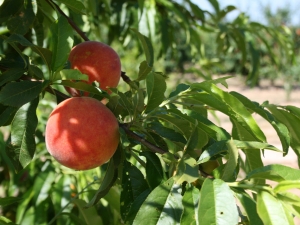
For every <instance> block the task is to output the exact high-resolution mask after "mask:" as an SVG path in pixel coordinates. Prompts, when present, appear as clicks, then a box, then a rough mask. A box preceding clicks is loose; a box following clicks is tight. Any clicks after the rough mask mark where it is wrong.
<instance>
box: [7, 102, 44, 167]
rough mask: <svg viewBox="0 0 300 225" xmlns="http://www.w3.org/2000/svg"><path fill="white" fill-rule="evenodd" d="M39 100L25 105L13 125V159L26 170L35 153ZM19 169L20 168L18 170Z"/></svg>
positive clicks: (17, 114) (18, 112)
mask: <svg viewBox="0 0 300 225" xmlns="http://www.w3.org/2000/svg"><path fill="white" fill-rule="evenodd" d="M38 102H39V99H38V98H36V99H35V100H33V101H32V102H29V103H27V104H25V105H23V106H22V107H21V108H20V109H19V110H18V111H17V113H16V115H15V117H14V119H13V121H12V125H11V145H10V148H11V151H13V152H11V153H10V154H11V157H12V158H13V159H14V161H16V163H17V161H19V162H20V164H21V166H22V167H23V168H24V167H25V166H27V165H28V164H29V163H30V162H31V160H32V158H33V155H34V153H35V147H36V143H35V129H36V127H37V123H38V120H37V116H36V108H37V105H38ZM16 169H18V168H16Z"/></svg>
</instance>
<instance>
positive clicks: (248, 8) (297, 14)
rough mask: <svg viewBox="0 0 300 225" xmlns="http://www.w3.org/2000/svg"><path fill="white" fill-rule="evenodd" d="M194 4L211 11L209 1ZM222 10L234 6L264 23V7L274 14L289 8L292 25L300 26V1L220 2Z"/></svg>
mask: <svg viewBox="0 0 300 225" xmlns="http://www.w3.org/2000/svg"><path fill="white" fill-rule="evenodd" d="M193 2H194V3H196V4H198V5H199V6H200V8H202V9H207V10H211V9H212V8H211V5H210V4H209V3H208V1H207V0H193ZM219 4H220V6H221V8H224V7H225V6H227V5H234V6H236V7H237V8H238V9H239V10H240V11H242V12H245V13H246V14H247V15H249V16H250V18H251V20H253V21H257V22H262V23H263V22H264V17H263V16H262V8H263V6H266V5H269V6H270V7H271V10H272V12H276V10H277V9H278V8H285V7H288V8H290V9H291V13H292V24H293V25H299V24H300V1H299V0H219ZM237 14H238V12H231V13H230V14H228V18H229V19H230V18H234V17H235V16H236V15H237Z"/></svg>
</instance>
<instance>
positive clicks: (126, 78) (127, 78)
mask: <svg viewBox="0 0 300 225" xmlns="http://www.w3.org/2000/svg"><path fill="white" fill-rule="evenodd" d="M121 77H122V79H123V81H124V82H126V83H127V84H129V83H130V82H131V80H130V78H129V77H128V76H127V75H126V72H123V71H121Z"/></svg>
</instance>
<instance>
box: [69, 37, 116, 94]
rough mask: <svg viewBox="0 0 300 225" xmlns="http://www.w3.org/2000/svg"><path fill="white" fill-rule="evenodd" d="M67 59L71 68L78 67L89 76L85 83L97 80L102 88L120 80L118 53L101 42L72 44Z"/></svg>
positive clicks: (114, 85) (111, 85)
mask: <svg viewBox="0 0 300 225" xmlns="http://www.w3.org/2000/svg"><path fill="white" fill-rule="evenodd" d="M69 61H70V64H71V68H72V69H78V70H79V71H80V72H81V73H83V74H86V75H88V76H89V80H88V82H87V83H89V84H91V83H92V82H94V81H97V82H99V83H100V88H101V89H102V90H107V88H108V87H116V86H117V85H118V83H119V81H120V77H121V62H120V58H119V55H118V54H117V53H116V52H115V50H114V49H112V48H111V47H110V46H108V45H106V44H104V43H102V42H98V41H86V42H82V43H80V44H78V45H76V46H74V47H73V48H72V50H71V52H70V55H69ZM71 94H72V93H71Z"/></svg>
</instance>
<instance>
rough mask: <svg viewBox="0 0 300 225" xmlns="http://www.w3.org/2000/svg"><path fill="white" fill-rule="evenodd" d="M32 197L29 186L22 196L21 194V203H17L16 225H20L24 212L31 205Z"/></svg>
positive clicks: (31, 190)
mask: <svg viewBox="0 0 300 225" xmlns="http://www.w3.org/2000/svg"><path fill="white" fill-rule="evenodd" d="M33 195H34V190H33V187H32V186H31V187H30V188H29V189H28V190H27V191H26V192H25V193H24V194H23V196H22V197H23V201H22V202H20V203H19V205H18V208H17V210H16V223H17V224H20V223H21V221H22V219H23V218H24V214H25V212H26V210H27V209H28V208H29V207H30V205H31V204H32V203H31V201H32V198H33Z"/></svg>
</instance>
